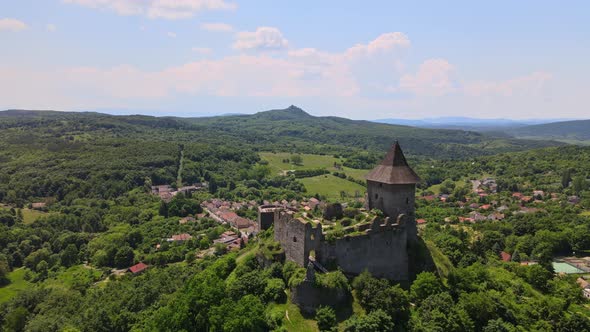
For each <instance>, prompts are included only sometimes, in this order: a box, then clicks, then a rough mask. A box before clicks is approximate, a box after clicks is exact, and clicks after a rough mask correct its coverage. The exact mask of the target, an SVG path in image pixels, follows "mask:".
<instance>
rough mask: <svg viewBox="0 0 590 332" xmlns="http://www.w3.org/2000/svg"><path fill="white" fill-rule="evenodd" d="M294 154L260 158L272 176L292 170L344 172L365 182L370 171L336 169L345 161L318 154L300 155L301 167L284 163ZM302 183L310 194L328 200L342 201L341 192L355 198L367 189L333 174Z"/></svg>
mask: <svg viewBox="0 0 590 332" xmlns="http://www.w3.org/2000/svg"><path fill="white" fill-rule="evenodd" d="M292 156H293V154H290V153H285V152H280V153H272V152H261V153H260V158H262V160H265V161H267V162H268V165H269V167H270V169H271V172H272V174H284V173H285V172H286V171H290V170H307V169H326V170H328V171H330V172H344V173H345V174H346V175H347V176H351V177H353V178H355V179H358V180H364V179H365V175H366V174H367V173H368V172H369V171H370V170H366V169H354V168H350V167H344V166H342V167H341V168H340V169H337V168H336V167H334V164H335V163H337V164H342V163H343V162H344V159H340V158H335V157H334V156H331V155H316V154H299V156H301V159H302V162H301V163H300V164H299V165H294V164H293V163H286V162H283V161H284V160H286V159H290V158H291V157H292ZM300 181H301V182H302V183H303V184H304V185H305V188H306V189H307V192H308V193H309V194H312V195H313V194H316V193H317V194H320V195H322V196H325V197H326V198H327V199H328V200H340V199H341V196H340V192H342V191H344V192H346V194H347V196H348V197H354V195H355V192H356V191H358V192H359V193H360V194H361V195H364V193H365V187H364V186H361V185H359V184H357V183H354V182H351V181H347V180H345V179H341V178H339V177H336V176H333V175H331V174H326V175H320V176H314V177H310V178H303V179H300Z"/></svg>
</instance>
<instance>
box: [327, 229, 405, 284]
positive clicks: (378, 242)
mask: <svg viewBox="0 0 590 332" xmlns="http://www.w3.org/2000/svg"><path fill="white" fill-rule="evenodd" d="M377 222H378V221H377ZM397 226H398V225H382V226H379V229H372V230H371V231H370V232H369V233H368V234H365V235H357V236H345V237H343V238H340V239H336V240H335V241H333V243H331V242H327V241H322V243H321V246H320V247H319V248H318V250H316V260H317V261H319V262H320V264H322V265H324V266H333V265H334V264H335V265H337V266H339V267H340V268H341V269H342V271H343V272H344V273H346V274H349V275H358V274H360V273H362V272H363V271H364V270H367V271H369V272H370V273H371V274H372V275H373V276H375V277H378V278H386V279H389V280H396V281H405V280H409V272H408V252H407V238H406V232H405V228H404V227H397Z"/></svg>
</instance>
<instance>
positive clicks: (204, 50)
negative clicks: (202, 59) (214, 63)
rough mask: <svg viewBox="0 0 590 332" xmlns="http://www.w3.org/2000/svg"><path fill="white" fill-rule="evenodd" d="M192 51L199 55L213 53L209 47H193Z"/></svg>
mask: <svg viewBox="0 0 590 332" xmlns="http://www.w3.org/2000/svg"><path fill="white" fill-rule="evenodd" d="M191 51H193V52H195V53H197V54H199V55H210V54H212V53H213V50H212V49H210V48H208V47H193V48H192V49H191Z"/></svg>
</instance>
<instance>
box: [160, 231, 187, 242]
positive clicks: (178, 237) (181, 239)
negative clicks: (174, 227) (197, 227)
mask: <svg viewBox="0 0 590 332" xmlns="http://www.w3.org/2000/svg"><path fill="white" fill-rule="evenodd" d="M192 238H193V237H192V235H190V234H187V233H183V234H176V235H172V237H170V238H167V239H166V241H168V242H174V243H184V242H185V241H188V240H190V239H192Z"/></svg>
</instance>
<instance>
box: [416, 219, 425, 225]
mask: <svg viewBox="0 0 590 332" xmlns="http://www.w3.org/2000/svg"><path fill="white" fill-rule="evenodd" d="M416 223H417V224H425V223H426V219H418V220H416Z"/></svg>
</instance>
